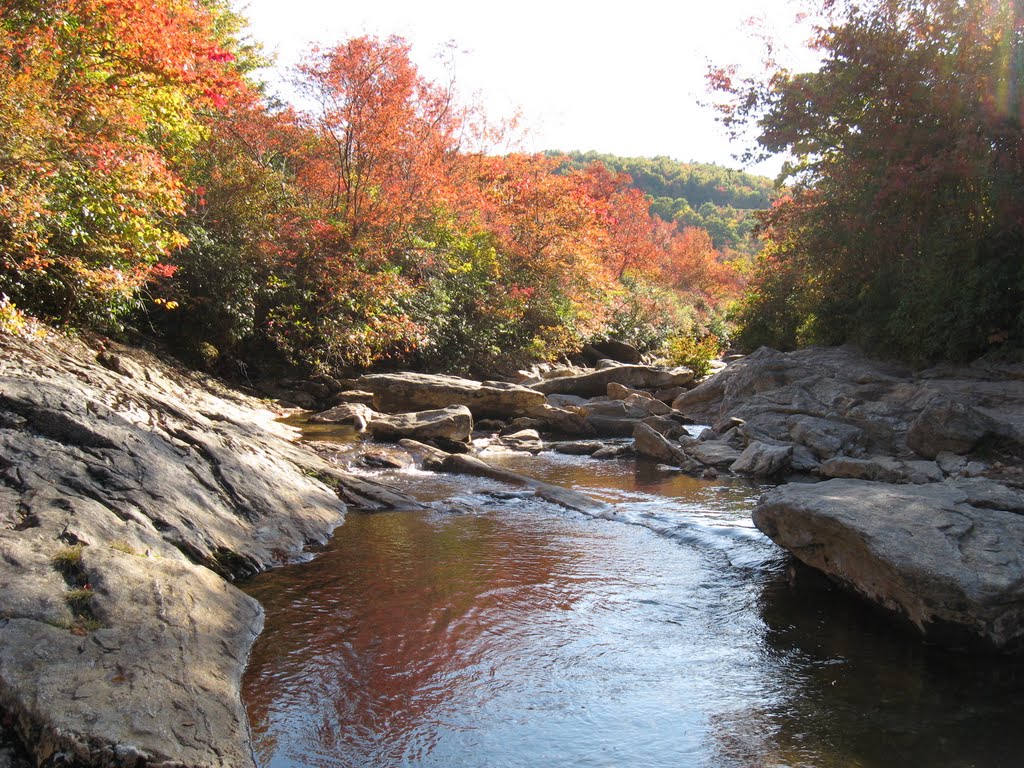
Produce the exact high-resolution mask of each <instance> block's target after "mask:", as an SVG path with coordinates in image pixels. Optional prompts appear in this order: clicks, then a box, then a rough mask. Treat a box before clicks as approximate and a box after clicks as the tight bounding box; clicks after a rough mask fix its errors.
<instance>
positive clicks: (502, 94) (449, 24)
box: [241, 0, 814, 175]
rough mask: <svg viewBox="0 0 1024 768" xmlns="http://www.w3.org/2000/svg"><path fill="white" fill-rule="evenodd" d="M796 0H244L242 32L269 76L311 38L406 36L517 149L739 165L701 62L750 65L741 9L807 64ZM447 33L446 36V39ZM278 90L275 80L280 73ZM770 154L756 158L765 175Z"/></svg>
mask: <svg viewBox="0 0 1024 768" xmlns="http://www.w3.org/2000/svg"><path fill="white" fill-rule="evenodd" d="M799 2H800V0H700V2H696V1H694V0H676V1H675V2H671V1H668V0H656V1H654V2H643V1H641V0H632V1H631V0H610V2H607V3H598V2H593V1H591V2H581V1H580V0H546V2H545V1H544V0H504V2H501V3H491V2H487V1H486V0H475V1H472V0H419V1H418V2H417V0H361V2H358V3H352V2H340V1H339V0H333V1H332V0H284V1H283V2H282V0H249V2H248V3H246V4H244V5H242V6H241V10H242V12H243V13H244V14H245V15H246V16H247V17H248V18H249V20H250V22H251V30H252V34H253V37H255V38H256V39H257V40H259V41H261V42H262V43H263V45H264V46H265V48H266V50H267V51H268V52H270V53H275V54H276V55H277V61H278V64H277V67H276V72H275V73H274V74H272V76H271V77H270V80H271V82H272V83H274V82H280V81H281V80H282V79H283V77H284V74H283V73H285V72H287V70H288V68H289V67H290V66H291V65H294V64H295V63H296V62H297V61H298V60H299V59H300V58H301V56H302V55H303V53H304V52H305V51H307V50H308V49H309V47H310V45H311V44H313V43H319V44H321V45H325V46H326V45H331V44H334V43H337V42H341V41H343V40H347V39H349V38H351V37H356V36H359V35H363V34H371V35H377V36H380V37H386V36H388V35H391V34H395V35H399V36H401V37H404V38H405V39H406V40H407V41H408V42H409V43H410V44H411V45H412V57H413V60H414V62H415V64H416V65H417V67H418V68H419V70H420V72H421V73H422V74H424V75H425V76H427V77H428V78H430V79H432V80H435V81H438V82H443V83H447V82H448V80H449V79H450V75H449V73H451V74H453V75H454V80H455V88H456V91H457V92H458V94H460V96H461V97H462V99H463V100H464V101H469V100H470V99H471V98H474V97H476V98H479V100H480V101H482V103H483V105H484V108H485V111H486V113H487V114H488V116H489V117H491V118H494V119H500V118H504V117H507V116H509V115H511V114H514V113H515V112H517V111H518V112H519V113H520V114H521V115H522V120H523V125H524V126H525V127H526V130H527V132H528V133H527V136H526V139H525V143H524V146H523V149H526V150H530V151H541V150H545V149H560V150H565V151H569V150H581V151H587V150H596V151H598V152H603V153H609V154H615V155H621V156H626V157H654V156H658V155H667V156H669V157H672V158H675V159H676V160H680V161H698V162H714V163H719V164H721V165H725V166H728V167H733V168H740V167H742V166H741V163H740V161H739V160H738V159H736V157H737V156H738V155H739V154H741V153H742V151H743V149H744V148H745V147H744V146H741V145H734V144H730V143H729V140H728V138H727V136H726V134H725V131H724V129H723V128H722V127H721V126H720V125H719V124H718V123H717V122H716V120H715V115H714V111H713V110H712V109H711V108H710V107H709V106H707V102H708V101H709V99H710V96H709V94H708V93H707V92H706V90H705V85H704V75H705V73H706V71H707V68H708V65H709V63H713V64H715V65H726V64H734V63H735V64H741V65H743V66H747V67H757V66H758V62H759V61H760V57H761V44H760V42H758V40H757V39H756V37H755V36H753V35H752V31H751V27H750V24H749V20H750V19H757V24H758V25H759V26H760V27H761V28H763V29H766V30H768V31H769V32H770V33H771V34H772V35H773V36H774V37H775V38H776V39H777V40H781V41H782V42H783V49H784V50H783V52H782V53H781V54H780V55H777V58H779V59H780V60H782V61H785V62H787V63H789V64H792V66H793V68H806V67H809V66H811V65H813V62H814V58H813V56H812V55H811V54H809V53H808V52H807V51H806V49H803V47H802V45H801V43H802V40H803V39H804V38H805V37H806V35H807V32H806V30H804V29H801V28H799V27H798V25H796V23H795V19H796V16H797V13H798V11H799V10H800V5H799ZM449 44H451V45H449ZM281 92H282V93H283V94H284V95H286V96H287V93H288V92H287V89H286V87H284V86H281ZM780 164H781V159H779V160H776V161H774V162H769V163H766V164H763V165H760V166H756V167H754V168H752V169H751V170H753V171H755V172H761V173H766V174H768V175H774V173H776V172H777V170H778V167H779V165H780Z"/></svg>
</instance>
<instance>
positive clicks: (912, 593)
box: [753, 478, 1024, 653]
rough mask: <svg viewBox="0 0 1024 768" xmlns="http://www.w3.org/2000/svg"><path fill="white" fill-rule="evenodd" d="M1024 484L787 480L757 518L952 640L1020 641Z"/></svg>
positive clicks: (967, 644) (810, 556) (794, 548)
mask: <svg viewBox="0 0 1024 768" xmlns="http://www.w3.org/2000/svg"><path fill="white" fill-rule="evenodd" d="M1022 511H1024V494H1022V493H1021V492H1020V491H1016V490H1014V489H1010V488H1007V487H1005V486H1003V485H1000V484H999V483H995V482H992V481H990V480H986V479H981V478H978V479H972V480H963V481H957V482H952V481H950V482H945V483H931V484H928V485H891V484H888V483H880V482H871V481H865V480H846V479H840V480H829V481H827V482H823V483H816V484H789V485H785V486H782V487H780V488H776V489H775V490H772V491H770V492H768V493H766V494H765V495H764V496H762V497H761V501H760V504H759V505H758V507H757V508H756V509H755V510H754V514H753V517H754V523H755V524H756V525H757V527H758V528H759V529H761V531H763V532H764V533H765V534H767V535H768V536H769V537H770V538H771V539H772V540H773V541H775V542H776V543H777V544H778V545H780V546H781V547H783V548H785V549H787V550H789V551H790V552H791V553H792V554H793V555H795V556H796V557H797V558H799V559H800V560H802V561H803V562H804V563H806V564H807V565H810V566H812V567H813V568H816V569H818V570H820V571H823V572H824V573H826V574H827V575H829V576H830V577H832V578H833V579H835V580H836V581H839V582H840V583H842V584H844V585H845V586H847V587H849V588H850V589H852V590H853V591H854V592H856V593H857V594H859V595H861V596H862V597H864V598H866V599H867V600H869V601H871V602H872V603H875V604H877V605H880V606H882V607H883V608H885V609H888V610H890V611H893V612H895V613H897V614H899V615H901V616H903V617H905V618H906V619H907V620H908V621H909V622H910V624H912V625H913V626H914V627H916V629H917V630H918V631H919V632H920V633H921V634H922V635H923V636H924V637H925V639H926V640H928V641H930V642H933V643H935V644H938V645H942V646H946V647H950V648H954V649H958V650H972V651H973V650H986V651H998V652H1011V653H1020V652H1021V651H1022V650H1024V515H1022V514H1020V513H1021V512H1022Z"/></svg>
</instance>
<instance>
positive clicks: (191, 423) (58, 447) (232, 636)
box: [0, 336, 397, 768]
mask: <svg viewBox="0 0 1024 768" xmlns="http://www.w3.org/2000/svg"><path fill="white" fill-rule="evenodd" d="M276 415H277V414H274V413H272V412H270V411H269V410H267V408H266V407H265V406H264V405H263V404H262V403H261V402H259V401H257V400H255V399H250V398H247V397H245V396H242V395H239V394H237V393H234V392H231V391H229V390H227V389H225V388H223V387H220V386H218V385H217V384H216V383H214V382H212V381H210V380H205V379H198V378H194V377H190V376H185V375H181V374H178V373H176V372H175V371H174V369H173V368H171V367H169V366H167V365H164V364H163V363H161V362H160V361H159V360H158V359H157V358H155V357H153V356H151V355H145V354H142V353H137V352H136V353H131V354H129V353H128V352H127V351H122V350H116V349H113V348H110V349H107V350H105V351H103V352H102V353H101V354H99V355H97V353H96V352H95V351H94V350H92V349H90V348H88V347H87V346H86V345H84V344H82V343H79V342H72V341H66V340H62V339H60V338H58V337H56V336H51V337H50V338H49V339H46V340H44V341H39V342H28V341H23V340H18V339H13V338H10V337H5V336H2V337H0V710H2V711H3V713H4V715H5V717H7V718H8V719H9V720H11V721H12V722H14V723H15V724H16V730H17V732H18V733H19V735H20V737H21V738H22V739H23V740H24V742H25V744H26V745H27V746H28V747H29V749H30V750H31V751H32V754H33V758H34V759H35V760H36V761H37V762H38V764H40V765H44V764H46V765H51V764H52V765H57V764H60V765H71V764H75V765H79V764H80V765H90V766H136V765H165V766H224V767H227V766H231V767H232V768H236V767H238V766H251V765H253V759H252V755H251V751H250V746H249V743H248V737H247V733H248V726H247V720H246V716H245V712H244V710H243V708H242V706H241V703H240V698H239V680H240V676H241V673H242V670H243V667H244V665H245V661H246V658H247V655H248V649H249V647H250V645H251V643H252V641H253V638H254V637H255V636H256V634H257V633H258V632H259V631H260V628H261V626H262V611H261V609H260V606H259V605H258V604H257V603H256V602H255V601H254V600H252V599H251V598H249V597H248V596H246V595H245V594H244V593H242V592H241V591H239V590H238V589H237V588H235V587H234V586H233V585H232V584H231V583H230V581H229V580H230V579H233V578H234V577H237V576H246V575H249V574H253V573H256V572H258V571H260V570H263V569H266V568H269V567H271V566H273V565H275V564H277V563H280V562H282V561H284V560H288V559H289V558H301V557H303V556H304V555H303V550H304V548H305V547H306V546H307V545H310V544H315V543H322V542H325V541H326V539H327V537H328V535H329V534H330V532H331V531H332V529H333V528H334V527H336V526H337V525H338V524H339V523H340V522H341V521H342V519H343V515H344V512H345V508H346V505H345V503H344V502H343V501H342V500H341V499H340V498H339V495H338V494H339V492H340V493H341V494H342V495H344V496H347V497H348V498H351V499H352V500H355V501H359V500H364V501H365V502H366V503H367V504H368V505H371V506H372V505H380V504H382V503H386V502H387V501H388V499H389V498H390V499H392V500H396V501H397V499H396V498H395V495H394V494H392V495H391V496H390V497H389V496H388V494H389V493H390V492H388V491H387V490H386V489H379V488H375V487H374V484H372V483H368V482H366V481H363V480H359V479H358V478H354V477H352V476H351V475H349V474H347V473H345V472H343V471H341V470H339V469H338V468H337V467H334V466H332V465H330V464H329V463H327V462H326V461H324V460H323V459H322V458H320V457H319V456H317V455H316V454H314V453H313V452H311V451H310V450H308V449H306V448H304V447H302V446H299V445H296V444H295V443H294V442H293V438H294V437H295V435H294V434H293V431H292V430H291V429H290V428H288V427H285V426H283V425H281V424H279V423H276V422H275V416H276Z"/></svg>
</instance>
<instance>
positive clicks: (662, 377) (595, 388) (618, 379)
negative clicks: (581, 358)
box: [531, 365, 694, 397]
mask: <svg viewBox="0 0 1024 768" xmlns="http://www.w3.org/2000/svg"><path fill="white" fill-rule="evenodd" d="M693 380H694V375H693V371H691V370H689V369H688V368H674V369H665V368H654V367H650V366H646V365H612V366H608V367H606V368H601V369H599V370H596V371H588V372H586V373H582V374H578V375H573V376H559V377H557V378H552V379H545V380H544V381H541V382H538V383H536V384H532V385H531V387H532V388H533V389H535V390H537V391H538V392H543V393H544V394H545V395H556V394H557V395H576V396H578V397H598V396H600V395H605V394H606V393H607V392H608V385H609V384H612V383H614V384H621V385H623V386H625V387H629V388H630V389H667V388H669V387H680V386H686V385H687V384H690V383H692V382H693Z"/></svg>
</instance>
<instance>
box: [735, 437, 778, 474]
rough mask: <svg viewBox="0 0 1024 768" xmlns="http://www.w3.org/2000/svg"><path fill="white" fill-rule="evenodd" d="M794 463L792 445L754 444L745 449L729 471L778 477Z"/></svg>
mask: <svg viewBox="0 0 1024 768" xmlns="http://www.w3.org/2000/svg"><path fill="white" fill-rule="evenodd" d="M792 463H793V446H792V445H773V444H771V443H761V442H753V443H751V444H750V445H748V446H747V447H746V448H744V449H743V452H742V453H741V454H740V455H739V457H738V458H737V459H736V461H734V462H733V463H732V464H731V465H730V466H729V469H730V470H731V471H733V472H735V473H736V474H739V475H751V476H753V477H778V476H779V475H782V474H784V473H785V472H786V471H788V470H789V469H790V467H791V466H792Z"/></svg>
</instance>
